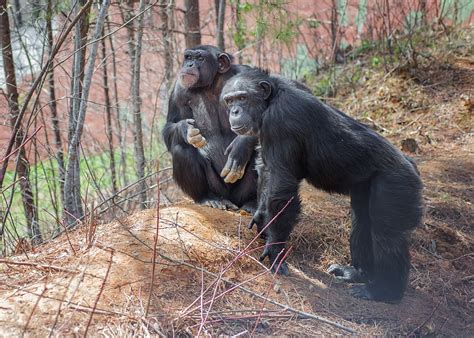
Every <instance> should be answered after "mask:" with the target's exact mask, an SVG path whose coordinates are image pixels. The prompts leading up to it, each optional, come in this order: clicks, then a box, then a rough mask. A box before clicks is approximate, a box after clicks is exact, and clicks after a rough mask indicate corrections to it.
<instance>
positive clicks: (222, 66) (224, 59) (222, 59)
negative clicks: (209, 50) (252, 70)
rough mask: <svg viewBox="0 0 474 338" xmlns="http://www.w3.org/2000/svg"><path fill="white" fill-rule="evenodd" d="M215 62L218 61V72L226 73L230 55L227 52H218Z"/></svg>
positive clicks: (229, 64)
mask: <svg viewBox="0 0 474 338" xmlns="http://www.w3.org/2000/svg"><path fill="white" fill-rule="evenodd" d="M217 62H218V63H219V66H218V69H217V71H218V72H219V73H221V74H222V73H227V72H228V71H229V69H230V66H231V63H232V62H231V60H230V56H229V54H227V53H220V54H219V55H218V56H217Z"/></svg>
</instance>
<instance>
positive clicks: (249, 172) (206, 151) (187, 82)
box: [163, 46, 257, 212]
mask: <svg viewBox="0 0 474 338" xmlns="http://www.w3.org/2000/svg"><path fill="white" fill-rule="evenodd" d="M246 69H249V67H247V66H240V65H234V64H232V57H231V56H230V55H229V54H227V53H224V52H222V51H221V50H219V49H218V48H216V47H214V46H197V47H195V48H191V49H186V51H185V52H184V61H183V65H182V68H181V71H180V73H179V77H178V80H177V82H176V84H175V87H174V90H173V92H172V94H171V97H170V100H169V108H168V117H167V123H166V125H165V126H164V129H163V137H164V140H165V143H166V146H167V148H168V150H169V151H170V152H171V155H172V158H173V177H174V179H175V181H176V182H177V184H178V185H179V187H180V188H181V189H182V190H183V191H184V192H185V193H186V194H188V195H189V196H190V197H191V198H192V199H193V200H194V201H196V202H199V203H205V204H207V205H209V206H211V207H215V208H221V209H226V208H230V209H237V208H238V207H240V208H242V209H245V210H247V211H250V212H251V211H253V210H254V209H255V206H256V194H257V193H256V190H257V172H256V171H255V169H254V167H255V165H254V160H255V144H256V142H257V138H256V137H253V136H240V135H239V136H237V137H236V135H235V133H233V132H232V130H231V129H230V125H229V119H228V116H227V112H226V107H225V105H223V104H221V103H220V100H219V98H220V94H221V90H222V87H223V86H224V85H225V84H226V82H227V81H228V80H229V79H230V78H231V77H232V76H234V75H235V74H238V73H239V72H242V71H245V70H246Z"/></svg>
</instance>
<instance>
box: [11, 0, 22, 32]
mask: <svg viewBox="0 0 474 338" xmlns="http://www.w3.org/2000/svg"><path fill="white" fill-rule="evenodd" d="M13 3H14V5H15V6H14V9H15V17H16V21H17V23H18V26H20V27H21V26H23V18H22V16H21V4H20V0H14V1H13Z"/></svg>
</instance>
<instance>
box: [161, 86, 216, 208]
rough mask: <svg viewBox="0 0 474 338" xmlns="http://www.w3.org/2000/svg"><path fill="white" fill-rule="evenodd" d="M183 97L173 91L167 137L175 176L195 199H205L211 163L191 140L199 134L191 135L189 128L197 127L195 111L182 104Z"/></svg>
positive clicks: (165, 133) (165, 135)
mask: <svg viewBox="0 0 474 338" xmlns="http://www.w3.org/2000/svg"><path fill="white" fill-rule="evenodd" d="M175 89H176V88H175ZM182 100H183V98H180V97H177V95H176V94H175V91H174V92H173V93H172V94H171V97H170V100H169V106H168V107H169V108H168V116H167V122H166V124H165V126H164V128H163V138H164V141H165V144H166V147H167V148H168V151H169V152H170V153H171V156H172V160H173V178H174V180H175V181H176V183H177V184H178V185H179V187H180V188H181V189H182V190H183V191H184V192H185V193H186V194H187V195H189V196H190V197H191V198H192V199H193V200H194V201H196V202H201V201H203V200H205V199H206V198H208V196H209V188H208V183H207V176H206V170H207V167H208V164H207V163H206V160H205V159H204V158H203V157H202V155H201V154H200V153H199V150H198V149H197V147H196V146H193V145H191V144H189V142H188V141H189V140H192V137H194V140H196V136H197V135H192V134H191V135H192V136H191V138H189V137H188V135H189V131H192V129H193V128H192V127H193V126H192V124H191V121H192V117H193V115H192V111H191V108H190V107H188V106H187V105H185V104H179V103H180V101H182ZM196 141H198V142H201V141H202V140H196Z"/></svg>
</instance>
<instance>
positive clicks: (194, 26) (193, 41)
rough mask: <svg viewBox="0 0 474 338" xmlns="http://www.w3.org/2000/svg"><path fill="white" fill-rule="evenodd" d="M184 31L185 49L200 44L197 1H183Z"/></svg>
mask: <svg viewBox="0 0 474 338" xmlns="http://www.w3.org/2000/svg"><path fill="white" fill-rule="evenodd" d="M184 10H185V14H184V30H185V32H186V33H185V44H186V48H191V47H194V46H197V45H200V44H201V27H200V20H199V0H184Z"/></svg>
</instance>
